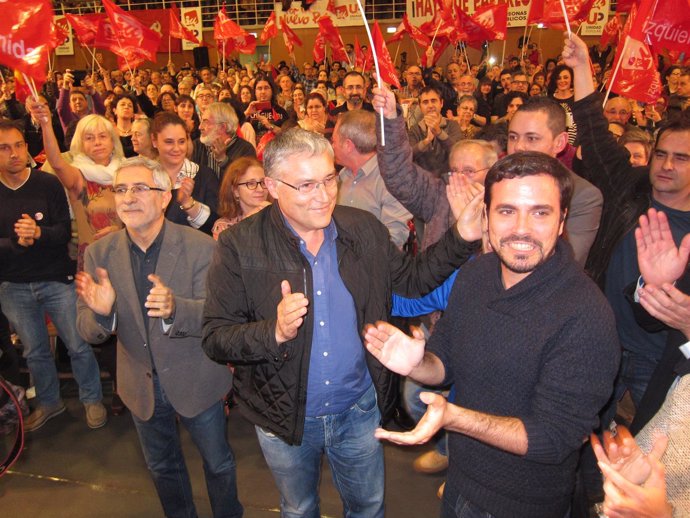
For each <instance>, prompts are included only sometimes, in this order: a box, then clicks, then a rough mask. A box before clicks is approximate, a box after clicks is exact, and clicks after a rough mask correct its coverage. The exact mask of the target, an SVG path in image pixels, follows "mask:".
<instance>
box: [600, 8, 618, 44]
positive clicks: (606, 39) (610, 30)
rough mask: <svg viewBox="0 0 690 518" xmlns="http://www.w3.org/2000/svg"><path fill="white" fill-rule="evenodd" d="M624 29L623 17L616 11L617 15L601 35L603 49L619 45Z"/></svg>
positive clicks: (607, 24)
mask: <svg viewBox="0 0 690 518" xmlns="http://www.w3.org/2000/svg"><path fill="white" fill-rule="evenodd" d="M622 28H623V24H622V23H621V17H620V15H619V14H618V12H617V11H616V15H615V16H613V17H612V18H611V19H610V20H609V21H608V22H607V23H606V25H604V31H603V32H602V33H601V47H602V48H604V47H607V46H608V45H616V44H618V39H619V36H620V32H621V29H622Z"/></svg>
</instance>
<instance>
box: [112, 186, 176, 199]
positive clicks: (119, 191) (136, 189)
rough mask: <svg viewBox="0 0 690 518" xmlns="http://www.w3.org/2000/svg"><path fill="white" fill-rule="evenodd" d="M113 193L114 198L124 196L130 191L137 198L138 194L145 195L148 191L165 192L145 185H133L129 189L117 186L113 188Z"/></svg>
mask: <svg viewBox="0 0 690 518" xmlns="http://www.w3.org/2000/svg"><path fill="white" fill-rule="evenodd" d="M114 191H115V195H116V196H124V195H125V194H127V193H128V192H129V191H131V192H132V194H133V195H134V196H139V195H140V194H145V193H147V192H149V191H160V192H165V189H161V188H160V187H151V186H150V185H146V184H145V183H135V184H134V185H132V186H131V187H125V186H124V185H118V186H116V187H115V189H114Z"/></svg>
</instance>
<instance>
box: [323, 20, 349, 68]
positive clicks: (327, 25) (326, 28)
mask: <svg viewBox="0 0 690 518" xmlns="http://www.w3.org/2000/svg"><path fill="white" fill-rule="evenodd" d="M318 24H319V31H320V32H321V33H322V34H323V37H324V38H326V41H327V42H328V43H329V44H330V45H331V52H332V57H333V59H334V60H336V61H349V59H348V56H347V53H346V52H345V45H344V44H343V39H342V38H341V37H340V32H339V31H338V28H337V27H336V26H335V25H333V20H332V19H331V17H330V16H328V15H325V16H321V17H320V18H319V19H318ZM336 56H337V57H336Z"/></svg>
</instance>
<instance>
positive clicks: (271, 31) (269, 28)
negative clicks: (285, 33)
mask: <svg viewBox="0 0 690 518" xmlns="http://www.w3.org/2000/svg"><path fill="white" fill-rule="evenodd" d="M276 36H278V24H277V23H276V12H275V11H273V12H272V13H271V16H269V17H268V20H266V25H264V30H263V31H261V35H260V36H259V39H260V40H261V43H266V42H267V41H268V40H271V39H273V38H275V37H276Z"/></svg>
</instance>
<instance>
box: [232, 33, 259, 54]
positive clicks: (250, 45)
mask: <svg viewBox="0 0 690 518" xmlns="http://www.w3.org/2000/svg"><path fill="white" fill-rule="evenodd" d="M231 41H232V44H233V46H234V47H235V49H237V50H238V51H239V52H240V53H241V54H254V52H256V37H255V36H254V35H253V34H249V33H248V32H245V31H242V35H241V36H236V37H235V38H232V40H231Z"/></svg>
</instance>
